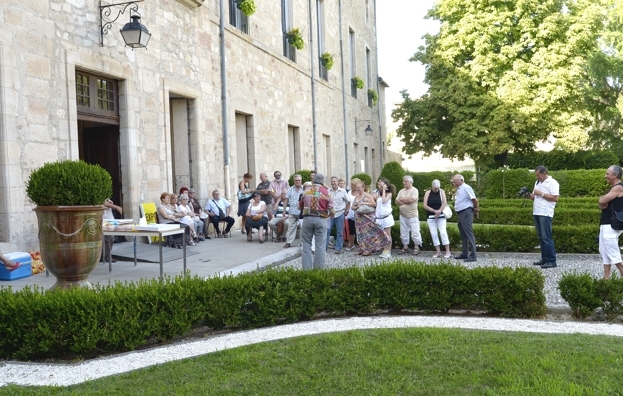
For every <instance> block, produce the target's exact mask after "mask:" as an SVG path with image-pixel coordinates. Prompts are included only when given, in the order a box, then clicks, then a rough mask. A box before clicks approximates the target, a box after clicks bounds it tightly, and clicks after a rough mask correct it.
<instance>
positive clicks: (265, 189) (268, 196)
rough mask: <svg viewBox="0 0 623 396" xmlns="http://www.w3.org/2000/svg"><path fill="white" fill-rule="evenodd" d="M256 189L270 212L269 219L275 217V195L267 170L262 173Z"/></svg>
mask: <svg viewBox="0 0 623 396" xmlns="http://www.w3.org/2000/svg"><path fill="white" fill-rule="evenodd" d="M255 191H257V192H259V193H260V201H262V202H264V203H265V204H266V212H267V213H268V220H269V221H270V220H272V218H273V196H272V187H271V186H270V182H269V181H268V176H266V172H262V173H260V184H258V185H257V187H256V189H255Z"/></svg>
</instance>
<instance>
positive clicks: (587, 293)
mask: <svg viewBox="0 0 623 396" xmlns="http://www.w3.org/2000/svg"><path fill="white" fill-rule="evenodd" d="M613 270H614V271H615V272H616V269H613ZM558 287H559V288H560V295H561V296H562V298H563V299H564V300H565V301H566V302H567V304H569V306H570V307H571V309H572V311H573V315H574V316H575V317H577V318H586V317H588V316H590V315H592V314H593V313H594V312H595V310H596V309H597V308H601V309H602V312H603V313H604V315H605V316H606V319H608V320H613V319H616V317H617V316H619V315H621V314H623V279H621V278H612V279H609V280H604V279H595V278H592V277H591V276H590V275H587V274H584V275H579V274H566V275H563V277H562V279H561V280H560V282H559V283H558Z"/></svg>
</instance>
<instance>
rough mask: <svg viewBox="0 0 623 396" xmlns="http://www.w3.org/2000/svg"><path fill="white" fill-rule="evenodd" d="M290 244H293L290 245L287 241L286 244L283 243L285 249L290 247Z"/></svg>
mask: <svg viewBox="0 0 623 396" xmlns="http://www.w3.org/2000/svg"><path fill="white" fill-rule="evenodd" d="M290 246H291V245H290V244H289V243H286V244H285V245H283V248H284V249H287V248H289V247H290Z"/></svg>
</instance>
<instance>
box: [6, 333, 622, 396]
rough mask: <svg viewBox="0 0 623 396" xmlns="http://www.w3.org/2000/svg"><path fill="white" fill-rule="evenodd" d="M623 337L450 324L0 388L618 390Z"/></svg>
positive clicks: (61, 391) (78, 391) (105, 391)
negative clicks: (59, 383)
mask: <svg viewBox="0 0 623 396" xmlns="http://www.w3.org/2000/svg"><path fill="white" fill-rule="evenodd" d="M621 351H623V339H622V338H616V337H607V336H590V335H555V334H530V333H511V332H488V331H472V330H455V329H383V330H364V331H349V332H343V333H333V334H325V335H316V336H309V337H301V338H295V339H287V340H282V341H275V342H269V343H263V344H258V345H252V346H247V347H242V348H237V349H232V350H227V351H223V352H219V353H214V354H210V355H205V356H202V357H199V358H193V359H187V360H183V361H179V362H173V363H168V364H165V365H161V366H157V367H150V368H147V369H143V370H140V371H135V372H131V373H127V374H122V375H119V376H114V377H108V378H104V379H100V380H96V381H92V382H89V383H86V384H81V385H76V386H72V387H67V388H53V387H37V388H23V387H17V386H8V387H4V388H0V394H1V395H51V394H54V395H70V394H73V395H470V394H473V395H483V394H485V395H498V394H504V395H621V394H623V373H622V372H621V367H623V353H621Z"/></svg>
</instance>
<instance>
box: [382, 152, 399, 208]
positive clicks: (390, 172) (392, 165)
mask: <svg viewBox="0 0 623 396" xmlns="http://www.w3.org/2000/svg"><path fill="white" fill-rule="evenodd" d="M404 175H405V171H404V169H402V166H401V165H400V164H399V163H398V162H396V161H391V162H388V163H386V164H385V166H383V170H382V171H381V176H380V177H385V178H387V180H389V182H390V184H393V185H394V186H395V187H396V192H398V191H399V190H400V189H401V188H402V178H403V176H404ZM392 198H393V199H396V197H392Z"/></svg>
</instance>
